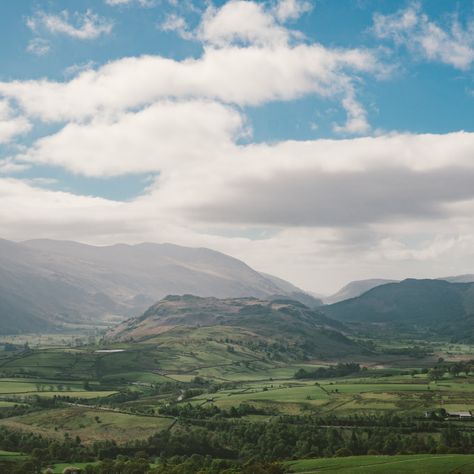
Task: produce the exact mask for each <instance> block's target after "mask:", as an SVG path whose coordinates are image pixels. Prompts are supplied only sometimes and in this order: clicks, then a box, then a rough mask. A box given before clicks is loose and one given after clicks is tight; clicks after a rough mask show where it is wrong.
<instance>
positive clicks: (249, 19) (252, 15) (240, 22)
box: [198, 0, 292, 47]
mask: <svg viewBox="0 0 474 474" xmlns="http://www.w3.org/2000/svg"><path fill="white" fill-rule="evenodd" d="M291 34H292V32H291V31H290V30H288V29H286V28H285V27H283V26H281V25H279V24H278V23H277V21H276V19H275V17H274V16H273V15H272V14H271V13H269V12H268V11H266V10H265V7H264V5H263V4H259V3H256V2H248V1H240V0H238V1H233V2H228V3H226V4H225V5H224V6H223V7H221V8H215V7H212V6H211V7H209V8H208V9H207V11H206V13H205V14H204V17H203V20H202V23H201V26H200V27H199V32H198V35H199V37H200V38H201V39H202V40H203V41H204V42H206V43H209V44H213V45H216V46H221V47H222V46H226V45H230V44H246V45H259V46H282V45H286V44H287V43H288V41H289V39H290V37H291Z"/></svg>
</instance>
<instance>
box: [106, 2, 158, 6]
mask: <svg viewBox="0 0 474 474" xmlns="http://www.w3.org/2000/svg"><path fill="white" fill-rule="evenodd" d="M105 3H106V4H107V5H111V6H114V7H115V6H120V5H131V4H133V3H138V5H140V6H142V7H151V6H153V5H155V1H154V0H105Z"/></svg>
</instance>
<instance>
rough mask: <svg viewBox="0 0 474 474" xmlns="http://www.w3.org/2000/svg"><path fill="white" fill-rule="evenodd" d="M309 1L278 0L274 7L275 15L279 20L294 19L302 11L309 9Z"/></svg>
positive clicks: (305, 11)
mask: <svg viewBox="0 0 474 474" xmlns="http://www.w3.org/2000/svg"><path fill="white" fill-rule="evenodd" d="M312 8H313V6H312V5H311V2H309V1H305V0H279V1H278V2H277V4H276V5H275V7H274V10H275V16H276V17H277V18H278V20H279V21H282V22H285V21H288V20H296V19H297V18H299V17H300V16H301V15H302V14H303V13H307V12H309V11H311V10H312Z"/></svg>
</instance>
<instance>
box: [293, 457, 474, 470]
mask: <svg viewBox="0 0 474 474" xmlns="http://www.w3.org/2000/svg"><path fill="white" fill-rule="evenodd" d="M287 465H288V466H289V467H290V468H291V470H292V472H296V473H298V472H299V473H308V474H309V473H317V472H334V473H338V474H352V473H383V474H409V473H413V474H446V473H449V472H456V473H459V474H464V473H466V474H467V473H472V472H474V455H462V454H446V455H433V454H431V455H430V454H424V455H412V456H408V455H406V456H351V457H347V458H329V459H305V460H301V461H292V462H289V463H287Z"/></svg>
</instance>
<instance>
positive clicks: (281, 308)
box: [106, 295, 360, 355]
mask: <svg viewBox="0 0 474 474" xmlns="http://www.w3.org/2000/svg"><path fill="white" fill-rule="evenodd" d="M183 327H184V328H186V327H187V328H193V329H194V328H201V327H212V328H213V330H214V331H217V332H219V328H223V329H225V331H227V330H228V328H235V331H234V332H235V334H237V333H241V330H245V331H247V336H248V337H250V338H252V337H254V338H256V339H259V338H264V339H267V340H272V341H277V340H278V341H280V342H282V343H285V344H289V345H291V346H293V347H294V348H295V349H297V350H300V351H304V352H305V353H306V354H312V355H316V354H319V355H320V354H329V353H330V354H333V355H334V354H336V353H339V354H348V353H354V352H359V349H360V348H359V347H358V346H357V345H356V344H355V343H354V342H352V341H351V340H350V339H348V338H347V337H346V336H345V335H343V334H342V332H341V331H345V330H346V329H347V328H346V327H345V326H344V325H343V324H342V323H340V322H338V321H334V320H332V319H330V318H328V317H326V316H325V315H323V314H322V313H321V312H319V311H315V310H311V309H310V308H308V307H306V306H305V305H303V304H301V303H298V302H295V301H290V300H275V301H272V302H268V301H263V300H259V299H256V298H228V299H217V298H200V297H196V296H191V295H185V296H168V297H166V298H164V299H163V300H161V301H159V302H158V303H156V304H155V305H153V306H152V307H150V308H149V309H148V310H147V311H146V312H145V313H144V314H143V315H142V316H140V317H139V318H135V319H131V320H128V321H125V322H124V323H122V324H120V325H119V326H117V327H116V328H114V329H113V330H111V331H110V332H109V333H108V334H107V336H106V339H107V340H109V341H117V340H122V341H129V340H133V341H135V342H137V341H146V340H148V339H149V338H152V337H154V336H156V335H158V334H163V333H167V332H168V331H174V330H175V329H176V328H183Z"/></svg>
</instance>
